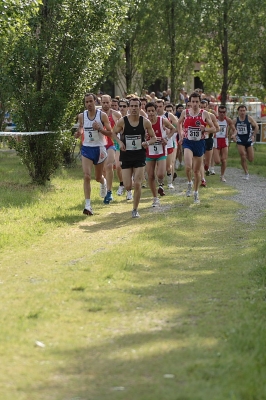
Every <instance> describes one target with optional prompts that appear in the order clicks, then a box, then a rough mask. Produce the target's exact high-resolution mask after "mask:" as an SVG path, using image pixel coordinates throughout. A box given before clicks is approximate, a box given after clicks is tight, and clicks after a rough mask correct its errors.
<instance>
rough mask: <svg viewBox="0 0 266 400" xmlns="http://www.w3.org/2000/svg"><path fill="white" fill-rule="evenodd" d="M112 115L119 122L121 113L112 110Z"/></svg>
mask: <svg viewBox="0 0 266 400" xmlns="http://www.w3.org/2000/svg"><path fill="white" fill-rule="evenodd" d="M112 114H113V116H115V118H116V119H117V120H119V119H120V118H121V113H120V112H119V111H116V110H112Z"/></svg>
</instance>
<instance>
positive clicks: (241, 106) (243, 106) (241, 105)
mask: <svg viewBox="0 0 266 400" xmlns="http://www.w3.org/2000/svg"><path fill="white" fill-rule="evenodd" d="M240 108H245V110H246V111H247V107H246V106H245V104H240V106H238V107H237V111H239V109H240Z"/></svg>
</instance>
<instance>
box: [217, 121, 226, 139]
mask: <svg viewBox="0 0 266 400" xmlns="http://www.w3.org/2000/svg"><path fill="white" fill-rule="evenodd" d="M217 122H218V125H219V128H220V130H219V132H216V137H217V138H226V136H227V135H226V134H227V125H228V124H227V121H226V119H224V120H223V121H219V120H217Z"/></svg>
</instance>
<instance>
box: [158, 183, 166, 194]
mask: <svg viewBox="0 0 266 400" xmlns="http://www.w3.org/2000/svg"><path fill="white" fill-rule="evenodd" d="M158 193H159V195H160V196H165V193H164V190H163V187H162V186H161V185H160V186H159V188H158Z"/></svg>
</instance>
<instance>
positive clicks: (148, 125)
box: [142, 118, 156, 148]
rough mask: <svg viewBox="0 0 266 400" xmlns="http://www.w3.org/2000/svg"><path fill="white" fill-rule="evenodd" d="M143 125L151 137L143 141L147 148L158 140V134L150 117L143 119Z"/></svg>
mask: <svg viewBox="0 0 266 400" xmlns="http://www.w3.org/2000/svg"><path fill="white" fill-rule="evenodd" d="M143 126H144V128H145V129H146V131H147V134H148V135H149V137H150V139H149V140H148V141H145V142H142V146H143V147H145V148H147V147H148V146H149V145H150V144H154V143H155V142H156V136H155V133H154V130H153V129H152V125H151V122H150V121H149V120H148V119H145V118H144V120H143Z"/></svg>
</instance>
